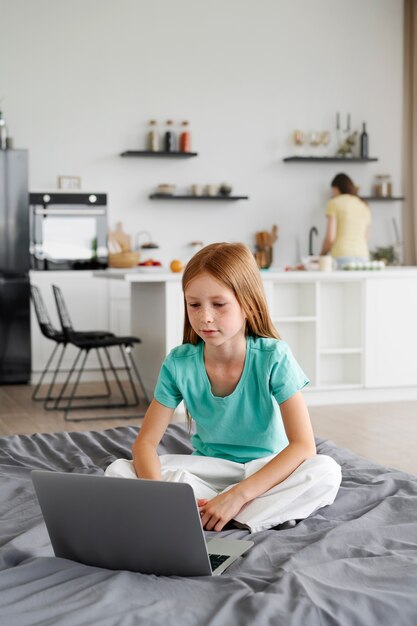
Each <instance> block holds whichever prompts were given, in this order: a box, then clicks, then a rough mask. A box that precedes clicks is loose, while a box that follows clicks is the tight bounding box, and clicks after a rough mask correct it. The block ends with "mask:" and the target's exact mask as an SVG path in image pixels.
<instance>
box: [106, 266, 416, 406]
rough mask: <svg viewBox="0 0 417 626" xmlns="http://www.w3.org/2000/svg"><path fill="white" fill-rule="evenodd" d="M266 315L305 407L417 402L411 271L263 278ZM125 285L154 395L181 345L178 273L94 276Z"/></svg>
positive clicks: (267, 274)
mask: <svg viewBox="0 0 417 626" xmlns="http://www.w3.org/2000/svg"><path fill="white" fill-rule="evenodd" d="M261 275H262V280H263V283H264V287H265V292H266V296H267V300H268V304H269V307H270V311H271V316H272V319H273V322H274V324H275V326H276V327H277V329H278V331H279V333H280V335H281V337H282V338H283V339H285V340H286V341H287V342H288V343H289V344H290V346H291V348H292V350H293V352H294V354H295V356H296V358H297V359H298V361H299V363H300V365H301V366H302V368H303V369H304V371H305V372H306V374H307V376H308V377H309V378H310V381H311V384H310V386H309V387H308V388H306V391H305V397H306V400H307V402H308V404H310V405H313V404H326V403H331V404H337V403H346V402H363V401H372V402H377V401H379V400H380V401H388V400H400V399H401V400H409V399H417V367H416V366H415V351H416V348H417V324H416V320H417V267H409V268H408V267H399V268H386V269H384V270H368V271H335V272H316V271H310V272H283V271H277V270H272V269H270V270H266V271H262V272H261ZM94 276H95V277H100V278H103V279H107V280H109V282H110V283H113V281H123V283H124V284H125V285H127V284H128V285H130V292H131V297H130V320H131V332H132V333H133V334H134V335H137V336H139V337H140V338H141V339H142V344H140V346H138V348H137V349H136V350H137V358H138V362H139V363H140V366H141V371H142V372H143V378H144V382H145V386H146V388H147V389H148V390H149V392H150V393H152V392H153V389H154V386H155V382H156V379H157V376H158V371H159V368H160V366H161V363H162V361H163V359H164V357H165V355H166V354H167V353H168V352H169V351H170V350H171V349H172V348H173V347H175V346H176V345H178V344H180V343H181V342H182V328H183V319H184V317H183V315H184V312H183V307H184V305H183V296H182V291H181V274H173V273H171V272H164V271H161V270H159V271H158V270H154V271H150V272H149V273H145V272H141V271H138V270H136V269H133V270H111V269H110V270H106V271H101V272H94Z"/></svg>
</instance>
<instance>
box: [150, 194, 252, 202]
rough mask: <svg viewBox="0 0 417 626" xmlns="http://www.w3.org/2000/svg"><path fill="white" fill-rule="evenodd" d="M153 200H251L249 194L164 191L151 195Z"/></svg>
mask: <svg viewBox="0 0 417 626" xmlns="http://www.w3.org/2000/svg"><path fill="white" fill-rule="evenodd" d="M149 198H150V199H151V200H196V201H199V200H214V201H218V202H219V201H220V202H222V201H223V202H230V201H233V200H249V196H192V195H191V194H188V195H182V196H181V195H172V196H170V195H168V194H163V193H153V194H151V195H150V196H149Z"/></svg>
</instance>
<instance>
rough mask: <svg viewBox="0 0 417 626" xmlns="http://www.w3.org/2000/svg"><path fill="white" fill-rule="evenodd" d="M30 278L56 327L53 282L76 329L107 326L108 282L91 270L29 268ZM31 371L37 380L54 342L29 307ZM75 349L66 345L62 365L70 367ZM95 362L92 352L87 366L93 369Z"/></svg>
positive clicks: (56, 317)
mask: <svg viewBox="0 0 417 626" xmlns="http://www.w3.org/2000/svg"><path fill="white" fill-rule="evenodd" d="M30 281H31V283H32V284H33V285H36V286H37V287H39V289H40V291H41V293H42V297H43V299H44V301H45V305H46V308H47V311H48V313H49V316H50V318H51V321H52V324H53V325H54V326H55V328H57V329H59V328H60V324H59V319H58V315H57V311H56V305H55V299H54V296H53V292H52V285H58V287H60V288H61V289H62V293H63V296H64V298H65V302H66V304H67V308H68V311H69V314H70V317H71V321H72V324H73V326H74V328H75V329H76V330H109V304H108V303H109V297H108V282H109V281H107V280H100V279H99V278H94V277H93V275H92V272H31V273H30ZM31 335H32V371H33V372H34V374H35V376H34V379H35V380H36V378H37V376H36V374H38V373H39V372H42V371H43V369H44V367H45V365H46V362H47V360H48V358H49V356H50V354H51V352H52V350H53V349H54V347H55V343H54V342H53V341H51V340H50V339H47V338H46V337H44V336H43V335H42V334H41V332H40V329H39V324H38V321H37V319H36V315H35V312H34V310H33V306H32V311H31ZM76 353H77V350H76V349H75V348H74V347H72V346H68V348H67V350H66V352H65V356H64V360H63V362H62V368H65V369H68V368H69V367H71V365H72V363H73V361H74V358H75V355H76ZM97 366H98V363H97V359H96V357H95V355H94V354H91V355H90V356H89V358H88V360H87V364H86V368H87V369H95V368H97Z"/></svg>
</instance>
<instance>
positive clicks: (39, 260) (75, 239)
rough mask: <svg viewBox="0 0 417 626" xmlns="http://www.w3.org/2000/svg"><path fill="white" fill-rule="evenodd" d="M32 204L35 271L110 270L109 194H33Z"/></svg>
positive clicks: (54, 192) (31, 244)
mask: <svg viewBox="0 0 417 626" xmlns="http://www.w3.org/2000/svg"><path fill="white" fill-rule="evenodd" d="M29 201H30V215H31V220H30V241H31V242H30V256H31V267H32V269H35V270H91V269H104V268H106V267H107V264H108V250H107V231H108V224H107V194H105V193H87V192H79V191H77V192H69V191H62V192H61V191H52V192H51V191H47V192H31V193H30V194H29Z"/></svg>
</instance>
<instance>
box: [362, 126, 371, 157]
mask: <svg viewBox="0 0 417 626" xmlns="http://www.w3.org/2000/svg"><path fill="white" fill-rule="evenodd" d="M368 156H369V140H368V133H367V132H366V124H365V122H363V124H362V133H361V158H362V159H367V158H368Z"/></svg>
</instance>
